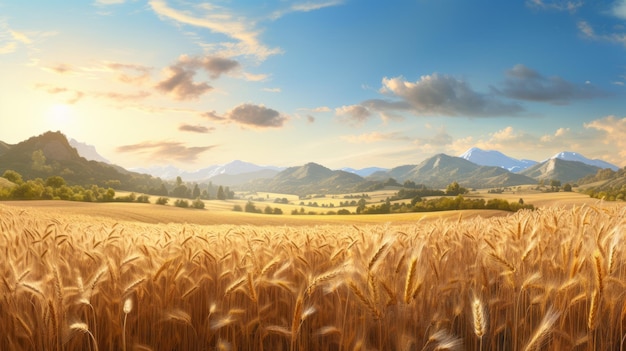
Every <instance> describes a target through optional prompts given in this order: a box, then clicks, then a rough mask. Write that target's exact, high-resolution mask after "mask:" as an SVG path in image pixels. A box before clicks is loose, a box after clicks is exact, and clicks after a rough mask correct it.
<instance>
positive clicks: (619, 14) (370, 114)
mask: <svg viewBox="0 0 626 351" xmlns="http://www.w3.org/2000/svg"><path fill="white" fill-rule="evenodd" d="M624 9H626V0H618V1H600V2H599V1H590V0H577V1H573V0H572V1H565V0H553V1H549V0H528V1H522V0H520V1H486V0H478V1H465V0H456V1H452V0H412V1H391V2H387V1H378V0H363V1H361V0H358V1H357V0H313V1H291V0H276V1H223V0H218V1H211V2H201V1H177V0H150V1H144V0H136V1H135V0H134V1H130V0H96V1H3V0H0V77H1V78H0V141H4V142H7V143H10V144H15V143H18V142H20V141H22V140H25V139H27V138H29V137H31V136H36V135H39V134H42V133H44V132H45V131H48V130H52V131H57V130H59V131H61V132H63V133H64V134H65V135H66V136H67V137H68V138H74V139H76V140H78V141H81V142H84V143H87V144H91V145H94V146H95V147H96V149H97V150H98V152H99V153H100V154H101V155H102V156H104V157H105V158H107V159H109V160H110V161H111V162H113V163H115V164H118V165H121V166H123V167H127V168H132V167H148V166H153V165H155V166H156V165H174V166H176V167H179V168H182V169H187V170H195V169H199V168H202V167H206V166H208V165H213V164H224V163H227V162H230V161H232V160H244V161H248V162H253V163H256V164H260V165H275V166H296V165H302V164H304V163H306V162H317V163H320V164H322V165H324V166H327V167H330V168H340V167H353V168H362V167H368V166H378V167H394V166H399V165H403V164H416V163H419V162H421V161H422V160H424V159H425V158H427V157H430V156H432V155H434V154H437V153H446V154H449V155H459V154H461V153H463V152H464V151H466V150H467V149H468V148H470V147H479V148H482V149H485V150H498V151H501V152H503V153H505V154H507V155H509V156H512V157H516V158H520V159H522V158H524V159H533V160H537V161H541V160H543V159H546V158H548V157H550V156H552V155H553V154H555V153H557V152H560V151H575V152H579V153H582V154H584V155H585V156H586V157H588V158H600V159H603V160H605V161H608V162H612V163H614V164H616V165H618V166H620V167H623V166H625V165H626V86H625V84H626V11H624Z"/></svg>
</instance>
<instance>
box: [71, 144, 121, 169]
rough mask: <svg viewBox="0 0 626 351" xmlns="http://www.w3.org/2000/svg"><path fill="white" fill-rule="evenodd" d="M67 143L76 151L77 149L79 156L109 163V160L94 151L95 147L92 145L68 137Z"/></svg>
mask: <svg viewBox="0 0 626 351" xmlns="http://www.w3.org/2000/svg"><path fill="white" fill-rule="evenodd" d="M69 143H70V145H71V146H72V147H73V148H74V149H76V151H78V154H79V155H80V156H82V157H84V158H86V159H87V160H90V161H98V162H104V163H111V162H109V160H107V159H106V158H104V157H102V155H100V154H99V153H98V151H96V147H95V146H93V145H89V144H86V143H81V142H80V141H77V140H76V139H70V140H69Z"/></svg>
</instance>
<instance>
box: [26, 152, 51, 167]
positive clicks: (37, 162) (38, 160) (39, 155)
mask: <svg viewBox="0 0 626 351" xmlns="http://www.w3.org/2000/svg"><path fill="white" fill-rule="evenodd" d="M31 160H32V161H33V164H32V168H33V170H35V171H44V172H50V171H52V167H51V166H49V165H46V156H45V155H44V154H43V151H42V150H41V149H40V150H35V151H33V154H32V156H31Z"/></svg>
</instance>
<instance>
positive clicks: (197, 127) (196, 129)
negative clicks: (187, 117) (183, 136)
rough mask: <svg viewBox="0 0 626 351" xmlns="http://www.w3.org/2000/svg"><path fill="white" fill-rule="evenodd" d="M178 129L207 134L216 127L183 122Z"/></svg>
mask: <svg viewBox="0 0 626 351" xmlns="http://www.w3.org/2000/svg"><path fill="white" fill-rule="evenodd" d="M178 130H180V131H181V132H192V133H202V134H206V133H210V132H212V131H214V130H215V128H213V127H211V128H208V127H205V126H200V125H195V126H193V125H190V124H181V125H180V126H179V127H178Z"/></svg>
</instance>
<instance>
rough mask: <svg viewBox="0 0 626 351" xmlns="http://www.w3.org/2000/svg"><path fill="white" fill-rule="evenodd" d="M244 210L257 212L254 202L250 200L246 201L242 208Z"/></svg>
mask: <svg viewBox="0 0 626 351" xmlns="http://www.w3.org/2000/svg"><path fill="white" fill-rule="evenodd" d="M244 210H245V211H246V212H251V213H255V212H258V210H257V208H256V206H254V203H253V202H252V201H248V202H247V203H246V207H245V208H244Z"/></svg>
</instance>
